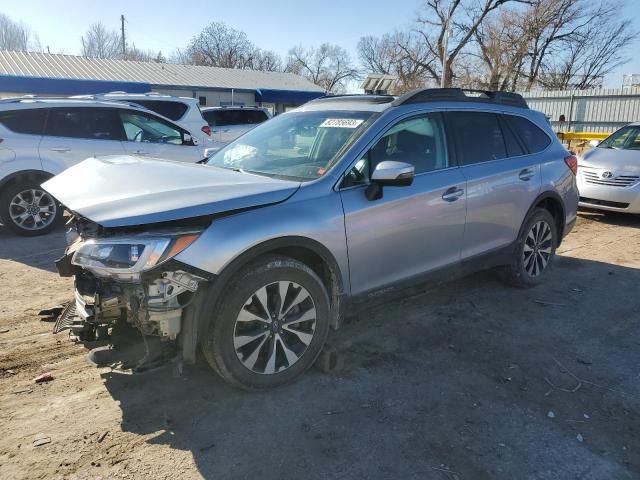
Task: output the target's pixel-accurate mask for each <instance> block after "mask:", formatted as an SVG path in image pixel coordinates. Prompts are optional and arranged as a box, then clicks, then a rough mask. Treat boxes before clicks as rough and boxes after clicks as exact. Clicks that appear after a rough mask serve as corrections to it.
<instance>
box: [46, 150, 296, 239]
mask: <svg viewBox="0 0 640 480" xmlns="http://www.w3.org/2000/svg"><path fill="white" fill-rule="evenodd" d="M42 186H43V188H44V189H45V190H46V191H48V192H49V193H50V194H51V195H53V196H54V197H55V198H56V199H58V201H60V202H61V203H62V204H63V205H64V206H65V207H67V208H68V209H69V210H71V211H72V212H74V213H77V214H79V215H81V216H83V217H85V218H88V219H89V220H92V221H94V222H96V223H98V224H100V225H102V226H103V227H121V226H131V225H144V224H149V223H157V222H167V221H172V220H181V219H186V218H193V217H199V216H204V215H213V214H216V213H223V212H227V211H231V210H238V209H244V208H252V207H259V206H262V205H267V204H271V203H278V202H282V201H284V200H286V199H287V198H289V197H290V196H291V195H293V194H294V193H295V192H296V190H297V189H298V188H299V186H300V184H299V182H292V181H285V180H278V179H273V178H269V177H265V176H260V175H253V174H248V173H242V172H235V171H233V170H227V169H223V168H217V167H212V166H208V165H198V164H192V163H182V162H171V161H167V160H161V159H153V158H140V157H134V156H129V155H124V156H112V157H101V158H89V159H87V160H85V161H83V162H81V163H79V164H77V165H74V166H73V167H71V168H69V169H67V170H65V171H64V172H62V173H61V174H60V175H57V176H55V177H53V178H52V179H51V180H49V181H47V182H45V183H44V184H43V185H42Z"/></svg>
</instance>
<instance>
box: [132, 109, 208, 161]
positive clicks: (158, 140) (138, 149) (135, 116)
mask: <svg viewBox="0 0 640 480" xmlns="http://www.w3.org/2000/svg"><path fill="white" fill-rule="evenodd" d="M119 118H120V121H121V125H122V128H123V130H124V135H125V140H124V142H123V143H124V148H125V149H126V151H127V152H128V153H130V154H132V155H142V156H150V157H157V158H164V159H167V160H175V161H179V162H197V161H199V160H202V159H203V158H204V149H203V147H201V146H198V145H194V144H193V142H190V141H189V139H188V136H190V134H189V133H188V132H187V131H186V130H184V129H182V128H180V127H178V126H177V125H175V124H171V123H169V122H167V121H165V120H164V119H162V118H160V117H157V116H156V115H153V114H151V113H146V112H140V111H136V110H119Z"/></svg>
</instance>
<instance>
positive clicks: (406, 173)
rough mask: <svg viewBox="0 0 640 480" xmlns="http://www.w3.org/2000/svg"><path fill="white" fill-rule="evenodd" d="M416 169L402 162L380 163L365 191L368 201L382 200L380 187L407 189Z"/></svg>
mask: <svg viewBox="0 0 640 480" xmlns="http://www.w3.org/2000/svg"><path fill="white" fill-rule="evenodd" d="M415 171H416V169H415V168H414V166H413V165H410V164H408V163H404V162H395V161H392V160H385V161H384V162H380V163H379V164H378V165H377V166H376V168H375V170H374V171H373V174H372V175H371V183H370V184H369V186H368V187H367V189H366V190H365V195H366V196H367V199H368V200H378V199H379V198H382V187H384V186H388V187H407V186H409V185H411V184H412V183H413V177H414V175H415Z"/></svg>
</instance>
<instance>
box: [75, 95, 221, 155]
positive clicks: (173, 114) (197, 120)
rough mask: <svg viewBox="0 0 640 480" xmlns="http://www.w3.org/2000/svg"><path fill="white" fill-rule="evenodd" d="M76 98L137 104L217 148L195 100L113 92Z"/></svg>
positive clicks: (205, 144)
mask: <svg viewBox="0 0 640 480" xmlns="http://www.w3.org/2000/svg"><path fill="white" fill-rule="evenodd" d="M74 98H89V99H96V100H108V101H117V102H128V103H135V104H137V105H140V106H142V107H144V108H146V109H148V110H151V111H153V112H156V113H159V114H160V115H162V116H163V117H165V118H168V119H169V120H171V121H173V122H175V123H177V124H178V125H180V126H181V127H182V128H184V129H185V130H186V131H187V132H189V133H190V134H191V136H193V137H194V138H198V139H199V140H200V142H201V144H202V145H203V146H204V147H215V145H214V144H213V136H212V133H211V127H210V126H209V124H208V123H207V122H206V121H205V119H204V118H202V113H201V112H200V105H199V104H198V100H197V99H195V98H190V97H173V96H171V95H162V94H160V93H156V92H150V93H126V92H111V93H104V94H100V95H78V96H76V97H74Z"/></svg>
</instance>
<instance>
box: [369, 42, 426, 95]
mask: <svg viewBox="0 0 640 480" xmlns="http://www.w3.org/2000/svg"><path fill="white" fill-rule="evenodd" d="M410 37H411V34H410V33H405V32H394V33H391V34H384V35H382V36H381V37H373V36H367V37H362V38H360V41H359V42H358V47H357V48H358V57H359V59H360V62H361V63H362V65H363V67H364V69H365V70H366V71H367V72H370V73H382V74H385V75H394V76H396V77H397V78H398V83H397V85H396V87H395V90H394V93H396V94H402V93H405V92H408V91H410V90H413V89H416V88H419V87H421V86H423V85H425V84H426V83H428V81H429V79H430V75H429V73H428V71H427V69H425V67H424V65H425V64H428V62H429V60H431V61H432V62H433V61H434V60H435V59H434V58H433V57H431V56H429V55H428V53H427V52H426V49H425V48H424V45H421V44H420V43H418V42H416V41H415V38H410ZM401 45H404V46H406V45H411V48H410V50H411V52H412V53H413V56H412V57H410V56H409V55H407V53H406V52H405V50H404V49H403V48H401ZM414 58H419V59H420V61H419V62H416V61H414V60H413V59H414Z"/></svg>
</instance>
